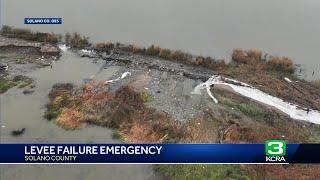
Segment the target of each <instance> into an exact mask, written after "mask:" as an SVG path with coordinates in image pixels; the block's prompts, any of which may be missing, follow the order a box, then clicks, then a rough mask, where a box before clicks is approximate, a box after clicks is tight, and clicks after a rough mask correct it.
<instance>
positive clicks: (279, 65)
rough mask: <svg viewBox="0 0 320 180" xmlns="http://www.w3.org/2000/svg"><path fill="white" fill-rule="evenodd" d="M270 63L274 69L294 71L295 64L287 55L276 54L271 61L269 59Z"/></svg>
mask: <svg viewBox="0 0 320 180" xmlns="http://www.w3.org/2000/svg"><path fill="white" fill-rule="evenodd" d="M268 65H269V67H270V68H272V69H273V70H277V71H284V72H289V73H294V71H295V65H294V63H293V61H292V59H290V58H288V57H285V56H281V57H280V56H274V57H272V59H271V60H270V61H268Z"/></svg>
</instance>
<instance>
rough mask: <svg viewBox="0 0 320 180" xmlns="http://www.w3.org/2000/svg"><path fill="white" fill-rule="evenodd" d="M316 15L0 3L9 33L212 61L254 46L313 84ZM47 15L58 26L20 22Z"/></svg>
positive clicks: (239, 7) (225, 4) (171, 0)
mask: <svg viewBox="0 0 320 180" xmlns="http://www.w3.org/2000/svg"><path fill="white" fill-rule="evenodd" d="M319 9H320V1H318V0H303V1H302V0H268V1H257V0H238V1H234V0H201V1H194V0H161V1H159V0H134V1H132V0H105V1H101V0H90V1H88V0H67V1H65V0H24V1H21V0H2V9H1V10H2V11H1V17H2V24H8V25H12V26H17V27H25V28H31V29H34V30H40V31H48V32H51V31H53V32H59V33H63V32H72V31H75V32H79V33H82V34H85V35H87V36H90V37H91V40H92V41H99V40H113V41H120V42H129V43H138V44H140V45H144V46H148V45H150V44H152V43H156V44H159V45H161V46H163V47H168V48H172V49H183V50H186V51H189V52H191V53H194V54H203V55H212V56H215V57H225V58H229V56H230V52H231V50H232V49H233V48H237V47H240V48H245V49H247V48H258V49H261V50H264V51H266V52H268V53H269V54H275V55H285V56H289V57H292V58H293V59H294V61H295V62H296V63H298V64H302V65H303V67H304V68H306V69H307V70H308V71H307V73H303V75H302V77H304V78H307V79H312V78H320V63H319V52H318V51H319V50H318V49H319V47H320V36H319V33H320V23H318V22H319V17H320V11H319ZM48 16H49V17H61V18H63V24H62V25H24V24H23V19H24V18H25V17H48ZM313 71H315V74H314V76H313V77H312V73H313Z"/></svg>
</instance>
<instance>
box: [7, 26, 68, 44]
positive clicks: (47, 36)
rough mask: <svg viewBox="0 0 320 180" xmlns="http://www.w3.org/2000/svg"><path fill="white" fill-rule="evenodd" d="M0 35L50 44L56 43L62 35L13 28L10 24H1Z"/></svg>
mask: <svg viewBox="0 0 320 180" xmlns="http://www.w3.org/2000/svg"><path fill="white" fill-rule="evenodd" d="M1 35H3V36H6V37H9V38H20V39H25V40H31V41H39V42H48V43H52V44H57V43H58V42H60V41H61V39H62V35H60V34H54V33H41V32H33V31H31V30H29V29H22V28H13V27H10V26H3V27H2V29H1Z"/></svg>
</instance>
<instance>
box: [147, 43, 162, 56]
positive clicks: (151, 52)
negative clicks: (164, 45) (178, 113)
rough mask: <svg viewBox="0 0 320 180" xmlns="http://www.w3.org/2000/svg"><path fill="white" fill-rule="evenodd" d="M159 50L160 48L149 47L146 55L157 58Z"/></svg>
mask: <svg viewBox="0 0 320 180" xmlns="http://www.w3.org/2000/svg"><path fill="white" fill-rule="evenodd" d="M160 51H161V48H160V46H155V45H151V46H150V47H148V48H147V55H150V56H158V55H159V54H160Z"/></svg>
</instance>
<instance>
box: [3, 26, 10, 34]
mask: <svg viewBox="0 0 320 180" xmlns="http://www.w3.org/2000/svg"><path fill="white" fill-rule="evenodd" d="M8 33H12V27H10V26H2V29H1V34H8Z"/></svg>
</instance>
